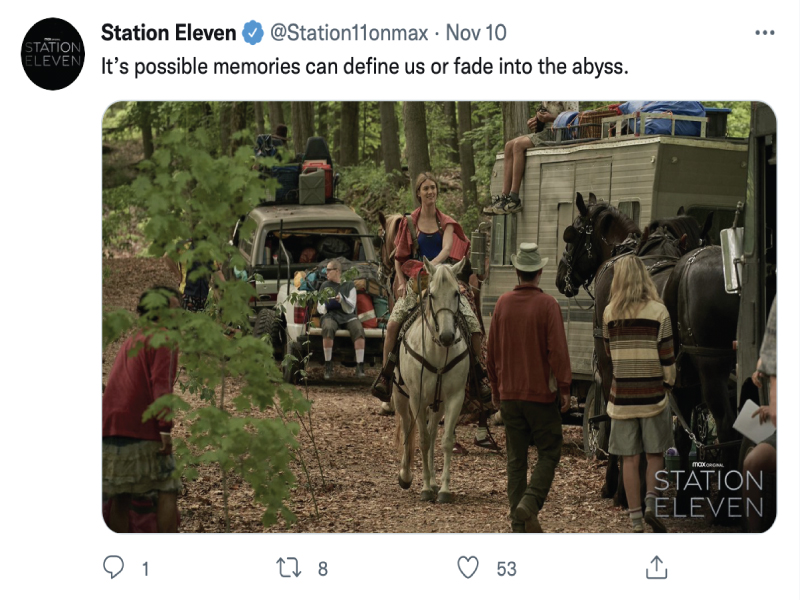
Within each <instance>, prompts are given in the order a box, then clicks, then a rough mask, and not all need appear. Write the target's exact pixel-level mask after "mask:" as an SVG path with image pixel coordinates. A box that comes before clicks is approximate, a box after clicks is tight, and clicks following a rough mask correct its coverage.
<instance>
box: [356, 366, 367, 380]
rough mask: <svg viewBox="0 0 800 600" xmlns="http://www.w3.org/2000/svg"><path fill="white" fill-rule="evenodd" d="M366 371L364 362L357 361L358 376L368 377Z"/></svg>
mask: <svg viewBox="0 0 800 600" xmlns="http://www.w3.org/2000/svg"><path fill="white" fill-rule="evenodd" d="M366 376H367V374H366V373H364V363H356V377H366Z"/></svg>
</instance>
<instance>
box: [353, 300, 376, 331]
mask: <svg viewBox="0 0 800 600" xmlns="http://www.w3.org/2000/svg"><path fill="white" fill-rule="evenodd" d="M356 311H357V312H358V320H359V321H361V324H362V325H363V326H364V327H365V328H366V329H375V328H376V327H377V326H378V317H376V316H375V306H374V305H373V303H372V297H371V296H370V295H369V294H358V295H357V296H356Z"/></svg>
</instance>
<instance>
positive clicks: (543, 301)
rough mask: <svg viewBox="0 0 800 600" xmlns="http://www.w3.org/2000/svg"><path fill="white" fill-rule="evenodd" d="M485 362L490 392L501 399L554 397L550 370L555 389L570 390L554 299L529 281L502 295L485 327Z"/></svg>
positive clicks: (561, 323) (563, 339)
mask: <svg viewBox="0 0 800 600" xmlns="http://www.w3.org/2000/svg"><path fill="white" fill-rule="evenodd" d="M486 367H487V370H488V371H489V381H490V382H491V384H492V395H493V396H494V397H495V398H499V399H500V400H528V401H531V402H553V401H554V400H555V398H556V392H555V391H552V390H551V389H550V385H549V383H550V374H551V373H552V374H553V375H554V376H555V380H556V382H557V387H558V391H559V392H561V393H562V394H567V393H569V391H570V385H571V383H572V370H571V368H570V363H569V351H568V350H567V336H566V334H565V333H564V321H563V319H562V318H561V309H560V308H559V306H558V302H557V301H556V299H555V298H553V297H552V296H548V295H547V294H545V293H544V292H542V290H540V289H539V288H538V287H536V286H535V285H533V284H532V283H527V284H522V285H518V286H517V287H515V288H514V289H513V291H511V292H506V293H505V294H503V295H502V296H500V299H499V300H498V301H497V304H496V305H495V308H494V314H493V315H492V325H491V328H490V329H489V343H488V350H487V359H486Z"/></svg>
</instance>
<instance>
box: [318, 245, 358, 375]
mask: <svg viewBox="0 0 800 600" xmlns="http://www.w3.org/2000/svg"><path fill="white" fill-rule="evenodd" d="M327 276H328V281H326V282H325V283H323V284H322V287H320V291H323V290H326V289H328V288H330V289H332V290H333V293H334V295H333V297H332V298H330V299H329V300H326V301H325V302H318V303H317V312H318V313H319V314H320V317H321V325H322V351H323V352H324V354H325V379H330V378H331V377H333V363H332V362H331V358H333V338H334V337H336V331H337V330H338V329H339V327H341V326H345V327H347V330H348V331H349V332H350V339H352V340H353V346H355V349H356V376H357V377H364V343H365V340H364V326H363V325H361V321H359V320H358V315H357V314H356V287H355V285H354V284H353V282H352V281H346V282H344V283H342V263H340V262H339V261H338V260H337V259H335V258H334V259H331V260H329V261H328V266H327Z"/></svg>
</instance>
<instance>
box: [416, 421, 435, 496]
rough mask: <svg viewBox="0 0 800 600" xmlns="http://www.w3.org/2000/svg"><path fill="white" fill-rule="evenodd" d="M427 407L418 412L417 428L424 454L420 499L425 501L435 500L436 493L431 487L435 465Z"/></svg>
mask: <svg viewBox="0 0 800 600" xmlns="http://www.w3.org/2000/svg"><path fill="white" fill-rule="evenodd" d="M427 412H428V409H427V407H425V408H422V407H420V409H419V410H418V412H417V429H418V430H419V452H420V454H421V455H422V494H421V495H420V499H421V500H422V501H423V502H433V501H434V500H435V498H436V495H435V494H434V493H433V490H432V489H431V468H432V467H433V464H432V461H431V456H430V450H431V436H430V434H429V433H428V423H427Z"/></svg>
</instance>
